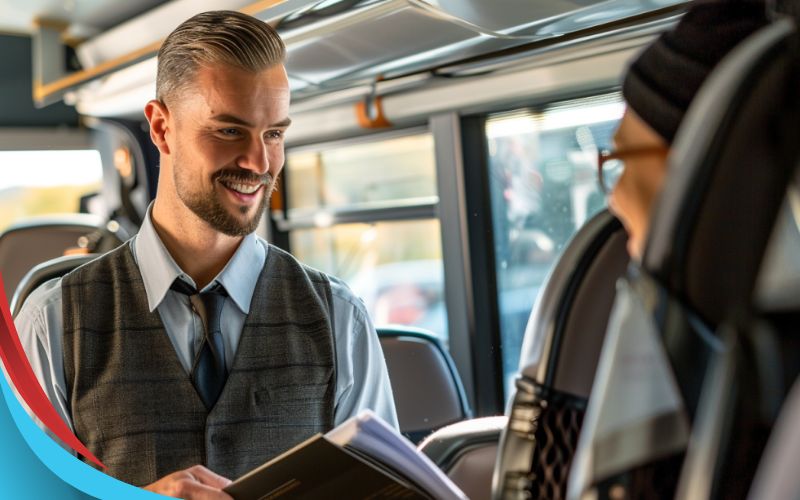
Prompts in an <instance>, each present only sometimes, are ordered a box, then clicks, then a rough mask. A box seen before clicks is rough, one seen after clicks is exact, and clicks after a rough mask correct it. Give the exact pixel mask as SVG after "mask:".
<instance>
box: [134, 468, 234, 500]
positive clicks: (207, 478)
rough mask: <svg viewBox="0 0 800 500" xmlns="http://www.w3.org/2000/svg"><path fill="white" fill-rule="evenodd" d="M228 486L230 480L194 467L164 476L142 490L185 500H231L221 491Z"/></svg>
mask: <svg viewBox="0 0 800 500" xmlns="http://www.w3.org/2000/svg"><path fill="white" fill-rule="evenodd" d="M229 484H231V480H230V479H226V478H224V477H222V476H220V475H219V474H215V473H213V472H211V471H210V470H208V469H206V468H205V467H203V466H202V465H195V466H194V467H189V468H188V469H184V470H179V471H178V472H173V473H172V474H170V475H168V476H164V477H162V478H161V479H159V480H158V481H156V482H155V483H153V484H148V485H147V486H145V487H144V489H146V490H148V491H152V492H153V493H158V494H160V495H166V496H169V497H177V498H183V499H185V500H233V499H232V498H231V497H230V496H229V495H228V494H226V493H225V492H224V491H222V488H224V487H226V486H228V485H229Z"/></svg>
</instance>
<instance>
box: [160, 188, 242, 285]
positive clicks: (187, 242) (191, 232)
mask: <svg viewBox="0 0 800 500" xmlns="http://www.w3.org/2000/svg"><path fill="white" fill-rule="evenodd" d="M187 210H188V209H187ZM167 211H169V209H168V208H166V210H165V207H163V206H160V205H159V202H158V199H156V202H155V203H154V204H153V209H152V211H151V214H150V221H151V222H152V224H153V229H155V231H156V233H157V234H158V237H159V238H161V241H162V242H163V243H164V246H165V247H166V249H167V251H168V252H169V253H170V255H171V256H172V258H173V259H174V260H175V263H176V264H178V266H179V267H180V268H181V269H182V270H183V272H185V273H186V274H188V275H189V276H190V277H191V278H192V280H194V282H195V285H196V286H197V288H198V290H199V289H202V288H203V287H204V286H206V285H207V284H209V283H210V282H211V280H213V279H214V277H216V276H217V275H218V274H219V273H220V271H222V269H223V268H224V267H225V265H226V264H227V263H228V261H229V260H230V259H231V257H232V256H233V254H234V253H235V252H236V249H237V248H239V244H241V242H242V240H243V239H244V238H243V237H242V236H227V235H225V234H222V233H220V232H219V231H216V230H214V229H213V228H211V227H210V226H209V225H208V224H207V223H206V222H205V221H202V220H200V218H199V217H197V216H196V215H194V214H193V213H192V214H190V215H188V216H187V217H177V216H176V214H177V212H178V211H176V210H172V211H170V212H171V213H168V212H167Z"/></svg>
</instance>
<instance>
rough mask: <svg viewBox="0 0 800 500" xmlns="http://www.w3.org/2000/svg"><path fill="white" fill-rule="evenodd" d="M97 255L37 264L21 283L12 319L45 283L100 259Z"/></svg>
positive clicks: (77, 255)
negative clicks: (32, 294) (29, 297)
mask: <svg viewBox="0 0 800 500" xmlns="http://www.w3.org/2000/svg"><path fill="white" fill-rule="evenodd" d="M99 256H100V254H97V253H86V254H75V255H63V256H61V257H56V258H55V259H50V260H48V261H45V262H42V263H41V264H36V265H35V266H33V269H31V270H30V271H28V272H27V273H26V274H25V276H23V277H22V279H21V280H20V281H19V284H18V285H17V289H16V290H15V291H14V296H13V297H12V299H11V317H12V318H16V317H17V314H18V313H19V311H20V309H22V304H24V303H25V299H27V298H28V296H29V295H30V294H31V293H32V292H33V291H34V290H36V289H37V288H39V287H40V286H41V285H43V284H44V283H45V282H47V281H50V280H51V279H54V278H60V277H62V276H64V275H65V274H67V273H68V272H70V271H72V270H73V269H75V268H76V267H78V266H82V265H83V264H86V263H87V262H89V261H90V260H92V259H95V258H97V257H99Z"/></svg>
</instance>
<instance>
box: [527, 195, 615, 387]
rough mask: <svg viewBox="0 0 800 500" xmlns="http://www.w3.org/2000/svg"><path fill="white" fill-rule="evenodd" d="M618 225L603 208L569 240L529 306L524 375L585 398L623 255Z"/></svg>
mask: <svg viewBox="0 0 800 500" xmlns="http://www.w3.org/2000/svg"><path fill="white" fill-rule="evenodd" d="M626 240H627V238H626V235H625V231H624V230H623V228H622V225H621V224H620V222H619V221H618V220H617V219H615V218H614V217H613V216H612V215H611V214H610V213H609V212H608V211H606V210H604V211H602V212H601V213H599V214H598V215H596V216H595V217H593V218H592V219H591V220H589V221H588V222H587V223H586V224H585V225H584V226H583V227H582V228H581V229H580V230H579V231H578V232H577V233H576V234H575V236H574V237H573V238H572V240H570V242H569V244H568V245H567V247H566V249H565V250H564V253H563V254H562V255H561V257H560V258H559V260H558V263H557V264H556V266H555V268H554V269H553V271H552V272H551V273H550V276H549V277H548V278H547V280H546V281H545V283H546V285H545V287H544V289H543V290H542V292H541V293H540V294H539V297H538V299H537V301H536V304H535V305H534V308H533V312H532V313H531V318H530V321H528V326H527V328H526V330H525V337H524V340H523V345H522V352H521V356H520V369H521V372H522V374H523V376H525V377H527V378H528V379H530V380H533V381H534V382H536V383H538V384H541V385H544V386H547V387H549V388H551V389H556V390H558V391H560V392H565V393H568V394H572V395H575V396H580V397H584V398H585V397H588V395H589V391H590V390H591V384H592V380H593V379H594V370H595V366H596V365H597V360H598V358H599V354H600V349H601V346H602V343H603V338H604V336H605V329H606V323H607V321H608V315H609V312H610V311H611V304H612V302H613V300H614V290H615V284H616V281H617V279H618V278H619V277H620V276H622V274H623V273H624V272H625V268H626V266H627V264H628V253H627V251H626V249H625V243H626Z"/></svg>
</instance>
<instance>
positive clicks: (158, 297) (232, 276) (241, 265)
mask: <svg viewBox="0 0 800 500" xmlns="http://www.w3.org/2000/svg"><path fill="white" fill-rule="evenodd" d="M152 209H153V204H152V203H151V204H150V206H149V207H147V215H146V216H145V218H144V221H143V222H142V227H141V228H139V233H138V234H137V235H136V237H135V238H134V240H133V254H134V257H135V259H136V263H137V264H138V266H139V271H140V272H141V274H142V281H143V282H144V289H145V292H146V293H147V303H148V306H149V307H150V312H153V311H154V310H155V309H156V308H157V307H158V306H159V304H161V301H163V300H164V296H165V295H166V294H167V290H169V287H170V286H171V285H172V282H173V281H175V278H177V277H180V278H181V279H183V280H185V281H186V282H187V283H189V284H191V285H192V286H195V283H194V281H193V280H192V278H190V277H189V275H188V274H186V273H185V272H183V270H182V269H181V268H180V266H178V264H177V263H176V262H175V260H174V259H173V258H172V255H170V253H169V251H168V250H167V248H166V247H165V246H164V243H163V242H162V241H161V238H159V236H158V233H156V230H155V227H153V222H152V221H151V219H150V217H151V211H152ZM266 258H267V247H266V245H265V244H264V242H262V241H261V239H260V238H258V237H257V236H256V235H255V234H254V233H250V234H248V235H247V236H245V237H244V239H243V240H242V243H241V244H240V245H239V248H237V249H236V252H234V254H233V256H232V257H231V259H230V260H229V261H228V263H227V264H226V265H225V267H224V268H223V269H222V271H220V273H219V274H218V275H217V276H216V277H215V278H214V279H213V280H211V283H209V284H208V285H207V286H206V287H205V288H204V289H203V290H207V289H208V288H210V287H211V286H213V284H214V282H218V283H220V284H221V285H222V286H223V287H225V291H226V292H227V293H228V296H229V297H230V298H231V299H232V300H233V302H234V303H235V304H236V306H237V307H238V308H239V309H240V310H241V311H242V312H243V313H244V314H249V312H250V302H251V300H252V298H253V291H254V290H255V287H256V282H257V281H258V277H259V275H260V274H261V270H262V269H263V267H264V262H265V260H266ZM201 291H202V290H201Z"/></svg>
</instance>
